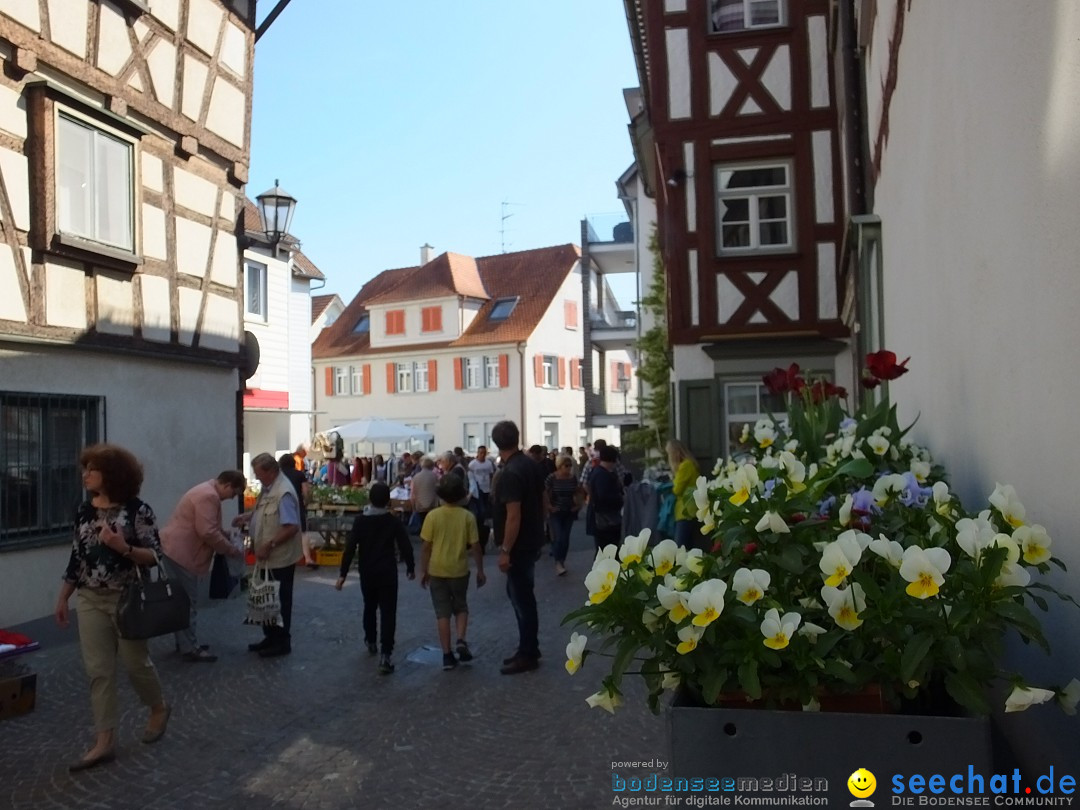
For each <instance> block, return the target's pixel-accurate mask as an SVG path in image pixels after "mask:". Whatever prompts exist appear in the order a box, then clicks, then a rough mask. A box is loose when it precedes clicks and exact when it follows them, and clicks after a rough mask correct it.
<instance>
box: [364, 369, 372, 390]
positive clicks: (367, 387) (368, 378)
mask: <svg viewBox="0 0 1080 810" xmlns="http://www.w3.org/2000/svg"><path fill="white" fill-rule="evenodd" d="M363 374H364V393H365V394H370V393H371V363H364V371H363Z"/></svg>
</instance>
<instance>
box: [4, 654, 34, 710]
mask: <svg viewBox="0 0 1080 810" xmlns="http://www.w3.org/2000/svg"><path fill="white" fill-rule="evenodd" d="M36 699H37V673H36V672H31V671H29V670H27V669H26V668H25V667H20V668H19V669H18V670H17V671H15V672H14V674H8V673H6V672H5V674H2V675H0V720H4V719H6V718H8V717H18V716H19V715H22V714H29V713H30V712H32V711H33V710H34V703H35V701H36Z"/></svg>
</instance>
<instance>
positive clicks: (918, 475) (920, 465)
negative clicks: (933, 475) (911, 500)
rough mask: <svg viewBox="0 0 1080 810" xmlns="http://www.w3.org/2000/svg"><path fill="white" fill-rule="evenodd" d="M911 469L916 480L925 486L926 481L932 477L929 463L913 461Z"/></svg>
mask: <svg viewBox="0 0 1080 810" xmlns="http://www.w3.org/2000/svg"><path fill="white" fill-rule="evenodd" d="M910 469H911V474H912V475H914V476H915V480H916V481H918V482H919V483H920V484H925V483H926V479H927V478H929V477H930V464H929V462H926V461H917V460H913V461H912V462H911V467H910Z"/></svg>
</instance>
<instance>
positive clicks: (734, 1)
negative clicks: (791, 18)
mask: <svg viewBox="0 0 1080 810" xmlns="http://www.w3.org/2000/svg"><path fill="white" fill-rule="evenodd" d="M784 6H785V2H784V0H710V3H709V12H710V13H709V31H710V32H711V33H713V34H727V33H731V32H734V31H750V30H754V29H757V28H775V27H777V26H781V25H785V24H786V22H787V21H786V20H785V19H784V12H785V8H784Z"/></svg>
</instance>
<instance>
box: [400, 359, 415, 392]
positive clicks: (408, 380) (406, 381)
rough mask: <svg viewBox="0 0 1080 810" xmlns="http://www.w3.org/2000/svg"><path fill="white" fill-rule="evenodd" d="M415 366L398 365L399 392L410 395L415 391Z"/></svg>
mask: <svg viewBox="0 0 1080 810" xmlns="http://www.w3.org/2000/svg"><path fill="white" fill-rule="evenodd" d="M412 373H413V364H412V363H398V364H397V392H398V393H399V394H408V393H410V392H411V391H412V390H413V374H412Z"/></svg>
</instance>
